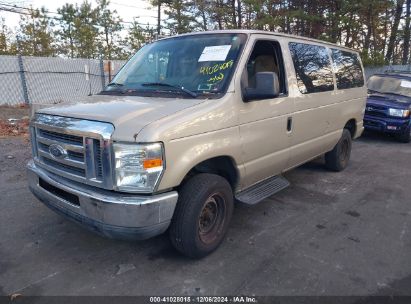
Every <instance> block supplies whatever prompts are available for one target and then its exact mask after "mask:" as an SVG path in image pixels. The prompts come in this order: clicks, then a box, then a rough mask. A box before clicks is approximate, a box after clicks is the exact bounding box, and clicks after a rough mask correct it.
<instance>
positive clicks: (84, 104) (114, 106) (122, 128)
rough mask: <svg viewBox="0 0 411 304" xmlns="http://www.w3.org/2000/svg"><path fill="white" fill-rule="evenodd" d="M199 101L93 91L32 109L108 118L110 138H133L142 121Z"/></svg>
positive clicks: (94, 118)
mask: <svg viewBox="0 0 411 304" xmlns="http://www.w3.org/2000/svg"><path fill="white" fill-rule="evenodd" d="M202 102H204V99H177V98H160V97H140V96H113V95H94V96H89V97H85V98H83V99H80V100H78V101H76V102H71V103H61V104H58V105H53V106H51V107H47V108H43V109H40V110H38V111H37V112H36V113H43V114H50V115H58V116H65V117H72V118H80V119H86V120H94V121H101V122H109V123H111V124H112V125H113V126H114V128H115V131H114V134H113V139H114V140H118V141H134V139H135V137H136V135H137V134H138V133H139V132H140V131H141V130H142V129H143V128H144V127H145V126H146V125H148V124H150V123H152V122H154V121H157V120H159V119H161V118H163V117H166V116H169V115H172V114H174V113H177V112H179V111H182V110H184V109H187V108H189V107H192V106H195V105H197V104H199V103H202Z"/></svg>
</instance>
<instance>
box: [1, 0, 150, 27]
mask: <svg viewBox="0 0 411 304" xmlns="http://www.w3.org/2000/svg"><path fill="white" fill-rule="evenodd" d="M81 2H82V0H77V1H76V0H74V1H73V0H0V4H1V3H7V4H10V5H16V6H21V7H30V5H31V6H32V7H33V8H41V7H42V6H44V7H45V8H46V9H47V10H49V11H54V12H55V11H57V8H59V7H61V6H63V5H64V4H65V3H72V4H76V3H78V4H80V3H81ZM89 2H91V3H92V5H93V6H95V5H96V1H95V0H89ZM110 2H111V4H110V8H111V9H115V10H117V12H118V13H119V15H120V16H121V18H122V19H123V21H132V20H133V18H134V17H138V21H139V22H141V23H144V24H147V23H149V24H150V25H153V26H155V25H156V24H157V19H156V17H155V16H156V15H157V12H156V9H155V8H152V7H150V5H149V4H148V1H143V0H134V1H130V0H113V1H110ZM51 16H53V15H52V14H51ZM0 17H4V19H5V20H6V25H7V26H9V27H11V28H12V29H14V28H15V27H16V26H17V25H18V22H19V20H20V15H19V14H16V13H9V12H4V11H0Z"/></svg>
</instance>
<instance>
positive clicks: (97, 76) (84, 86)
mask: <svg viewBox="0 0 411 304" xmlns="http://www.w3.org/2000/svg"><path fill="white" fill-rule="evenodd" d="M124 63H125V61H122V60H112V61H110V62H109V61H103V60H92V59H64V58H50V57H23V56H0V105H5V104H6V105H18V104H24V103H26V104H51V103H59V102H63V101H70V100H72V99H75V98H77V97H82V96H87V95H90V94H96V93H98V92H100V91H101V90H102V89H103V88H104V86H105V85H106V84H107V83H108V82H109V81H110V79H112V77H113V76H114V75H115V74H116V73H117V72H118V70H119V69H120V68H121V67H122V66H123V65H124Z"/></svg>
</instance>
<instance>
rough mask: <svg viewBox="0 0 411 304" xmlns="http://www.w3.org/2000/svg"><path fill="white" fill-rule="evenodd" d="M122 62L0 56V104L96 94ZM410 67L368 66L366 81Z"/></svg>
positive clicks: (65, 98)
mask: <svg viewBox="0 0 411 304" xmlns="http://www.w3.org/2000/svg"><path fill="white" fill-rule="evenodd" d="M124 63H125V61H122V60H112V61H110V62H109V61H105V60H93V59H64V58H54V57H53V58H52V57H23V56H0V105H18V104H24V103H26V104H52V103H59V102H63V101H71V100H72V99H75V98H78V97H82V96H87V95H90V94H96V93H98V92H100V91H101V90H102V89H103V88H104V86H105V85H106V84H107V83H108V82H109V81H110V79H112V77H113V76H114V75H115V74H117V72H118V70H119V69H120V68H121V67H122V66H123V65H124ZM387 70H396V71H411V65H392V66H382V67H367V68H366V69H365V74H366V76H367V79H368V78H369V77H370V76H371V75H373V74H375V73H383V72H385V71H387Z"/></svg>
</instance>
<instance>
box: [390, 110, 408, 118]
mask: <svg viewBox="0 0 411 304" xmlns="http://www.w3.org/2000/svg"><path fill="white" fill-rule="evenodd" d="M389 111H390V116H395V117H408V116H410V110H400V109H389Z"/></svg>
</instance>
